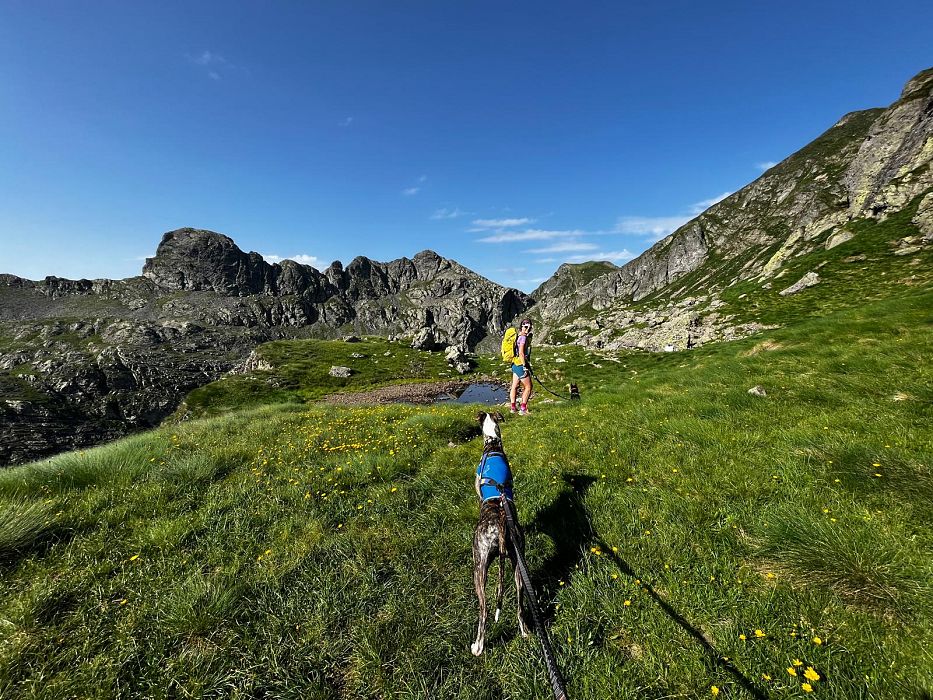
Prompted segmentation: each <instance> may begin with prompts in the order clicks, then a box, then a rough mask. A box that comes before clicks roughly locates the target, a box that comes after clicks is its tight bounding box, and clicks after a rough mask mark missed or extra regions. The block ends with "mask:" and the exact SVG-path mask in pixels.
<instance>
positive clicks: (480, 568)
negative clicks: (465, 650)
mask: <svg viewBox="0 0 933 700" xmlns="http://www.w3.org/2000/svg"><path fill="white" fill-rule="evenodd" d="M490 554H491V547H490V546H489V543H488V542H486V541H485V540H484V539H480V538H479V537H477V541H475V542H474V543H473V588H475V589H476V597H477V599H479V625H478V627H477V629H476V641H475V642H473V644H471V645H470V651H472V652H473V656H479V655H480V654H482V653H483V647H484V645H485V642H486V575H487V573H488V572H489V565H490V563H491V561H490Z"/></svg>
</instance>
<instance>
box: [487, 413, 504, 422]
mask: <svg viewBox="0 0 933 700" xmlns="http://www.w3.org/2000/svg"><path fill="white" fill-rule="evenodd" d="M489 415H491V416H492V419H493V420H494V421H496V423H501V422H502V421H504V420H505V416H503V415H502V414H501V413H499V411H496V412H495V413H490V414H489Z"/></svg>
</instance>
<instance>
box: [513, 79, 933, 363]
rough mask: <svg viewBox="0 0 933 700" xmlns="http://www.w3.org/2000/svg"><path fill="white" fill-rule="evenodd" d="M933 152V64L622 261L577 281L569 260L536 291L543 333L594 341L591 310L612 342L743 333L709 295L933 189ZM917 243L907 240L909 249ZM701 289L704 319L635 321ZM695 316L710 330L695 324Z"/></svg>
mask: <svg viewBox="0 0 933 700" xmlns="http://www.w3.org/2000/svg"><path fill="white" fill-rule="evenodd" d="M931 161H933V69H929V70H925V71H923V72H922V73H920V74H918V75H917V76H916V77H914V78H913V79H911V80H910V81H909V82H908V83H907V85H906V86H905V88H904V90H903V92H902V94H901V96H900V98H899V99H898V100H897V101H896V102H895V103H894V104H892V105H891V106H890V107H888V108H886V109H869V110H865V111H860V112H853V113H851V114H848V115H846V116H844V117H843V118H842V119H840V120H839V121H838V122H837V123H836V124H835V125H833V126H832V127H831V128H830V129H829V130H828V131H826V132H825V133H824V134H822V135H821V136H820V137H819V138H817V139H816V140H815V141H813V142H812V143H811V144H809V145H807V146H806V147H804V148H803V149H801V150H800V151H798V152H797V153H795V154H793V155H791V156H789V157H788V158H786V159H785V160H783V161H782V162H781V163H779V164H777V165H776V166H774V167H772V168H770V169H769V170H768V171H766V172H765V173H763V174H762V175H761V177H759V178H758V179H757V180H755V181H754V182H752V183H750V184H749V185H748V186H746V187H744V188H742V189H741V190H739V191H738V192H736V193H734V194H732V195H730V196H729V197H727V198H725V199H724V200H722V201H721V202H718V203H716V204H714V205H713V206H711V207H710V208H709V209H707V210H706V211H704V212H703V213H702V214H700V215H699V216H697V217H696V218H695V219H693V220H692V221H690V222H688V223H687V224H685V225H684V226H681V227H680V228H678V229H677V230H676V231H674V232H673V233H672V234H671V235H669V236H667V237H666V238H664V239H663V240H661V241H659V242H658V243H657V244H655V245H654V246H653V247H652V248H650V249H649V250H647V251H645V252H644V253H642V254H641V255H640V256H638V257H637V258H635V259H634V260H632V261H631V262H629V263H627V264H626V265H624V266H622V267H621V268H617V269H615V270H612V269H607V268H605V267H604V268H603V269H602V270H600V271H599V274H595V275H592V276H591V277H589V278H588V279H584V280H582V282H581V283H573V284H568V282H567V278H568V269H567V266H562V267H561V268H560V269H559V270H558V271H557V273H555V275H554V276H553V277H552V278H551V279H550V280H548V281H546V282H545V283H544V284H542V285H541V287H539V288H538V290H536V291H535V292H534V294H533V297H534V298H535V301H536V306H535V307H534V309H533V310H532V312H531V313H532V315H533V316H534V317H536V318H537V320H538V321H539V323H538V327H537V331H538V333H539V336H540V337H542V338H551V339H556V340H560V341H564V340H565V339H569V340H570V341H571V342H580V343H582V344H586V345H590V346H592V343H593V342H594V341H592V340H591V338H592V334H582V333H578V329H575V328H574V325H573V323H574V320H575V317H577V316H587V315H591V310H592V311H597V312H599V318H600V320H601V321H603V323H604V328H602V329H599V330H598V333H597V334H598V335H600V336H601V338H600V340H599V342H600V343H602V345H601V346H602V347H608V346H611V345H613V344H616V343H618V342H620V341H619V338H620V335H625V336H627V337H628V338H630V340H633V341H634V342H635V347H645V348H651V347H656V346H657V345H659V342H658V341H659V340H662V339H663V340H664V342H663V343H660V344H661V346H662V347H663V346H664V345H665V344H673V345H674V346H675V347H681V346H683V344H684V342H687V343H688V344H689V343H694V344H695V343H702V342H709V341H710V340H721V339H726V338H728V337H734V336H732V333H742V332H744V330H743V327H742V326H741V325H735V324H731V323H729V322H728V319H724V317H720V318H718V319H717V318H716V317H715V312H716V309H714V308H712V307H711V306H709V304H712V303H713V301H714V300H716V299H720V298H721V295H722V292H723V291H724V290H726V289H728V288H729V287H731V286H733V285H735V284H737V283H739V282H742V281H747V280H754V281H757V282H759V283H760V287H761V288H763V289H769V288H770V286H769V285H770V284H771V280H772V279H775V278H777V277H779V276H780V275H782V274H783V273H784V271H785V269H786V268H787V265H788V262H789V261H791V260H794V259H795V258H797V257H799V256H801V255H805V254H807V253H810V252H812V251H814V250H817V249H824V250H825V249H831V248H833V247H835V246H837V245H840V244H842V243H844V242H846V241H848V240H851V239H852V237H853V236H854V235H856V233H855V229H850V228H848V227H847V225H848V224H850V223H851V222H853V221H854V220H858V219H879V220H880V219H884V218H885V217H887V216H889V215H890V214H891V213H894V212H897V211H900V210H901V209H903V208H904V207H906V206H907V205H908V204H910V203H911V202H913V201H915V200H916V199H917V198H918V197H923V196H924V193H930V192H931V190H933V164H931ZM931 196H933V195H931V194H926V196H925V198H924V199H923V200H922V201H921V203H920V207H919V209H918V210H917V213H916V216H915V217H914V224H915V225H916V226H917V227H918V228H919V229H920V230H921V232H927V233H924V235H930V234H929V231H930V229H931V226H933V213H930V209H931V208H933V199H931ZM911 250H912V248H910V247H901V248H900V249H899V251H900V252H899V254H901V255H910V254H911V253H910V252H904V251H911ZM593 264H595V263H589V265H593ZM584 265H586V264H584ZM778 284H780V283H779V282H775V287H776V288H780V287H777V285H778ZM554 290H560V298H558V299H555V298H554V297H553V291H554ZM691 296H695V297H699V296H705V297H707V299H708V301H707V304H708V305H707V306H706V307H698V308H696V309H694V311H695V313H696V315H697V317H698V320H692V321H691V320H689V319H678V320H676V321H673V320H670V319H668V320H666V321H665V322H663V323H658V324H655V325H650V324H648V325H647V326H644V327H642V326H641V325H640V322H637V321H635V322H629V323H627V320H628V319H631V318H632V317H633V316H637V315H638V314H645V313H647V311H646V308H647V309H648V310H650V309H655V310H658V311H660V310H661V309H663V308H664V307H665V306H669V305H671V304H676V303H678V302H679V301H680V300H683V299H686V298H688V297H691ZM609 312H611V313H609ZM691 323H692V324H694V325H695V326H700V327H703V328H705V329H707V330H709V333H707V332H705V331H704V332H699V333H696V332H695V329H694V330H689V326H690V325H691ZM632 325H637V326H639V328H637V329H634V328H630V327H629V326H632ZM753 327H754V325H751V326H746V327H745V329H747V328H753ZM636 330H637V332H636ZM662 336H664V338H662ZM686 338H689V340H686V341H685V339H686ZM626 346H628V345H626Z"/></svg>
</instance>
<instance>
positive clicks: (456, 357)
mask: <svg viewBox="0 0 933 700" xmlns="http://www.w3.org/2000/svg"><path fill="white" fill-rule="evenodd" d="M444 357H445V358H447V361H448V362H449V363H451V364H453V363H456V362H463V361H464V360H466V358H467V349H466V348H465V347H463V346H462V345H449V346H448V347H447V349H446V350H445V351H444Z"/></svg>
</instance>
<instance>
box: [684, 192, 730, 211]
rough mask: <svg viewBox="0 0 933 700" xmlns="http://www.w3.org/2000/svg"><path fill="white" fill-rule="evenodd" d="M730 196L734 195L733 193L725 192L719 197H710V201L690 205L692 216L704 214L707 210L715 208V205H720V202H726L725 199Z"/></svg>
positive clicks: (705, 200)
mask: <svg viewBox="0 0 933 700" xmlns="http://www.w3.org/2000/svg"><path fill="white" fill-rule="evenodd" d="M730 194H732V193H731V192H723V193H722V194H721V195H719V196H718V197H710V198H709V199H704V200H703V201H701V202H694V203H693V204H691V205H690V213H691V214H702V213H703V212H704V211H706V210H707V209H709V208H710V207H711V206H713V205H714V204H718V203H719V202H721V201H722V200H724V199H725V198H726V197H728V196H729V195H730Z"/></svg>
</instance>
